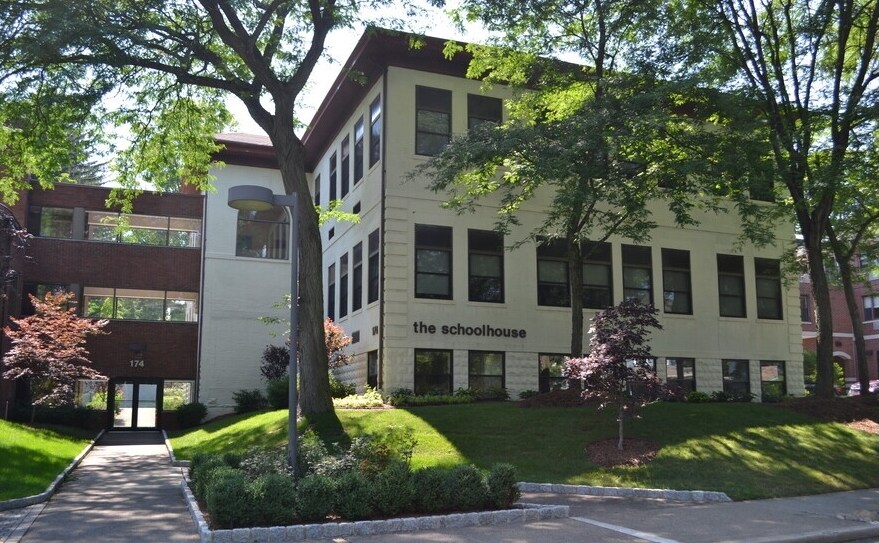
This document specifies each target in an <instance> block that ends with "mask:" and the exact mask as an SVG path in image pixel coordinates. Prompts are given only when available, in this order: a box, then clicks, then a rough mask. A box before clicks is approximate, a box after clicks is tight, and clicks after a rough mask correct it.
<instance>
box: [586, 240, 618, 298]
mask: <svg viewBox="0 0 880 543" xmlns="http://www.w3.org/2000/svg"><path fill="white" fill-rule="evenodd" d="M581 254H583V255H584V294H583V305H584V307H586V308H590V309H605V308H607V307H611V306H612V305H614V303H613V301H612V298H613V285H612V280H611V277H612V266H611V244H610V243H605V242H601V243H597V242H591V241H589V242H586V243H584V244H583V245H582V247H581Z"/></svg>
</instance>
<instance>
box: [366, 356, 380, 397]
mask: <svg viewBox="0 0 880 543" xmlns="http://www.w3.org/2000/svg"><path fill="white" fill-rule="evenodd" d="M367 386H369V387H372V388H373V389H374V390H375V389H377V388H379V351H370V352H368V353H367Z"/></svg>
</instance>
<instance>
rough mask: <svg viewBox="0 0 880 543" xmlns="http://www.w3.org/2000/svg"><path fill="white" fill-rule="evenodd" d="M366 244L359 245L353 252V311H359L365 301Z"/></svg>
mask: <svg viewBox="0 0 880 543" xmlns="http://www.w3.org/2000/svg"><path fill="white" fill-rule="evenodd" d="M363 253H364V244H363V243H358V244H357V245H355V246H354V249H352V250H351V310H352V311H357V310H358V309H360V308H361V305H362V304H363V301H364V266H363Z"/></svg>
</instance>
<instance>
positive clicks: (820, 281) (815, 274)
mask: <svg viewBox="0 0 880 543" xmlns="http://www.w3.org/2000/svg"><path fill="white" fill-rule="evenodd" d="M801 232H802V233H803V236H804V245H805V248H806V250H807V263H808V266H809V269H810V281H811V287H812V289H813V300H814V301H815V303H816V396H818V397H820V398H833V397H834V371H833V369H832V365H833V360H832V358H833V353H834V348H833V347H834V343H833V342H834V330H833V323H832V316H831V296H830V295H829V293H828V276H827V274H826V273H825V262H824V260H823V258H822V243H821V242H822V240H821V238H822V229H821V228H813V229H810V228H809V227H808V228H804V227H803V225H802V226H801Z"/></svg>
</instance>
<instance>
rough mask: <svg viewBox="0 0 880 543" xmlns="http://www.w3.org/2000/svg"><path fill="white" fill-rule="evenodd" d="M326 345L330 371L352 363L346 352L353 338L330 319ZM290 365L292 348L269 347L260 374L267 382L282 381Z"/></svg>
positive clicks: (267, 320)
mask: <svg viewBox="0 0 880 543" xmlns="http://www.w3.org/2000/svg"><path fill="white" fill-rule="evenodd" d="M261 320H262V321H263V322H264V323H266V324H275V323H278V322H281V319H275V318H274V317H263V318H262V319H261ZM324 345H325V346H326V349H327V366H328V367H329V368H330V369H333V368H338V367H340V366H345V365H347V364H348V363H349V362H351V358H352V356H351V354H350V353H347V352H346V351H345V348H346V347H348V346H349V345H351V336H347V335H345V330H343V329H342V327H341V326H339V325H338V324H336V323H335V322H333V321H332V320H330V319H325V320H324ZM289 365H290V348H289V346H288V345H285V346H278V345H267V346H266V348H265V349H264V350H263V363H262V364H261V365H260V373H261V374H262V375H263V379H265V380H266V381H271V380H273V379H281V378H282V377H284V376H285V375H287V367H288V366H289Z"/></svg>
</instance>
